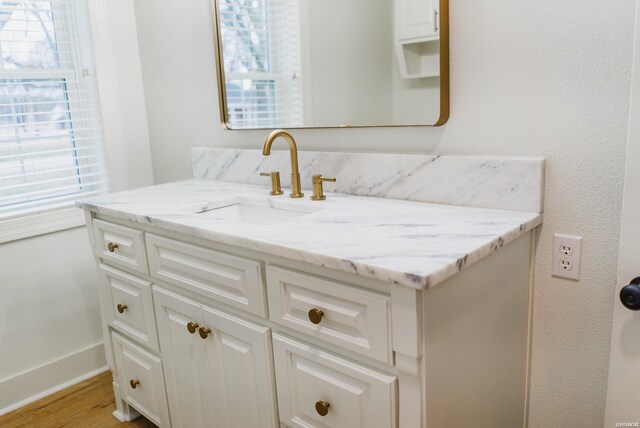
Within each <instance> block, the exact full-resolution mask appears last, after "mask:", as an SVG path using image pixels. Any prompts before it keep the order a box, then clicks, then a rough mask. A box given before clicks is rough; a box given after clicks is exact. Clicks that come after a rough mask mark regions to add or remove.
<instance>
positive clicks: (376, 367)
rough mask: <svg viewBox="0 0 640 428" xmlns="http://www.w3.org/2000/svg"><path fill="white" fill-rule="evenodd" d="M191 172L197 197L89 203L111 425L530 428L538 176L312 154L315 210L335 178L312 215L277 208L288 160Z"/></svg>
mask: <svg viewBox="0 0 640 428" xmlns="http://www.w3.org/2000/svg"><path fill="white" fill-rule="evenodd" d="M193 155H194V172H195V176H196V178H195V179H192V180H187V181H182V182H177V183H169V184H164V185H159V186H154V187H149V188H143V189H138V190H133V191H128V192H121V193H115V194H110V195H105V196H101V197H97V198H94V199H91V200H86V201H81V202H79V203H78V205H79V206H80V207H82V208H84V209H85V210H86V216H87V226H88V231H89V239H90V242H91V246H92V248H93V251H94V254H95V257H96V260H97V262H98V266H99V271H100V276H101V279H100V296H101V308H102V317H103V321H104V322H103V325H104V337H105V349H106V353H107V361H108V365H109V368H110V369H111V371H112V372H113V388H114V391H115V395H116V404H117V410H116V412H114V415H115V416H116V417H117V418H118V419H120V420H121V421H126V420H130V419H132V418H134V417H136V416H137V415H138V412H139V413H141V414H143V415H145V416H146V417H147V418H149V419H150V420H151V421H153V422H154V423H155V424H157V425H159V426H162V427H165V426H166V427H168V426H173V427H174V428H175V427H189V428H191V427H203V426H215V427H230V428H237V427H279V426H288V427H344V428H355V427H362V428H372V427H407V428H408V427H425V426H426V427H434V428H441V427H454V426H473V427H492V428H498V427H505V428H512V427H518V426H522V425H523V424H524V420H525V412H526V403H527V389H528V385H527V379H528V367H529V361H528V360H529V333H530V327H529V322H530V305H531V280H530V275H531V260H532V257H533V248H534V240H535V229H536V227H537V226H538V225H540V223H541V211H542V198H541V189H542V177H543V161H542V160H540V159H487V158H464V157H459V158H454V157H440V158H438V157H430V156H417V155H416V156H411V155H397V156H396V155H365V154H362V155H355V154H329V153H312V152H302V153H300V157H301V165H300V171H301V174H302V187H303V190H304V191H305V192H307V196H310V192H309V191H308V190H307V189H309V188H310V185H311V180H310V176H311V174H313V173H324V174H327V175H331V176H333V177H337V179H338V181H337V182H336V184H335V186H334V187H333V188H330V187H329V186H327V187H328V188H327V189H325V191H326V190H329V191H332V190H335V191H339V192H340V193H330V192H329V193H327V199H326V200H324V201H312V200H310V199H309V198H308V197H305V198H301V199H290V198H288V197H287V196H286V194H285V195H284V196H271V195H269V190H270V188H269V186H267V185H266V184H268V181H267V182H265V181H264V180H265V178H264V177H260V175H259V174H258V172H259V171H264V170H266V171H271V170H280V171H286V170H287V169H288V166H286V163H285V162H286V153H282V152H278V153H274V156H272V157H271V158H269V159H266V158H263V157H262V156H260V155H259V154H258V153H257V152H256V151H237V150H226V151H225V150H197V149H196V150H194V152H193ZM280 155H282V156H280ZM385 156H386V159H385ZM337 158H340V159H337ZM364 158H366V159H364ZM363 159H364V160H363ZM319 165H321V166H322V169H321V170H318V166H319ZM357 165H362V166H361V167H358V166H357ZM364 165H366V166H364ZM412 165H413V166H412ZM249 171H251V172H249ZM400 171H406V173H405V172H400ZM374 172H375V174H376V176H377V177H378V178H380V180H379V181H378V184H376V183H375V182H373V181H368V180H369V178H368V177H369V175H371V174H374ZM387 175H388V176H389V177H395V178H393V180H395V181H393V185H392V186H389V180H385V177H386V176H387ZM431 175H432V176H433V177H440V181H438V182H434V181H431V182H429V181H423V180H427V179H428V178H429V177H430V176H431ZM234 181H244V182H243V183H241V182H234ZM465 181H466V183H467V186H464V185H463V182H465ZM367 182H368V183H369V185H368V186H364V185H363V183H367ZM259 183H260V184H259ZM419 183H421V185H419ZM283 184H284V187H285V193H287V192H286V190H287V189H286V187H287V185H288V184H287V183H283ZM472 185H473V186H475V189H473V190H471V191H470V190H463V189H467V187H469V186H472ZM456 186H457V187H456ZM365 189H366V190H365ZM407 195H411V196H407ZM483 195H486V197H482V196H483ZM390 198H395V199H390ZM401 199H413V200H401Z"/></svg>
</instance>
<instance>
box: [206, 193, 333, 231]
mask: <svg viewBox="0 0 640 428" xmlns="http://www.w3.org/2000/svg"><path fill="white" fill-rule="evenodd" d="M321 209H322V208H321V207H313V206H308V205H306V204H299V203H293V202H291V201H273V200H270V199H265V200H261V199H251V198H242V197H239V198H233V199H231V200H229V199H227V200H224V201H215V202H212V203H209V204H207V206H206V207H204V208H201V209H200V210H198V211H196V212H195V214H197V215H198V216H202V217H207V218H209V219H211V220H215V221H231V222H236V223H237V222H239V223H250V224H259V225H269V224H274V223H280V222H282V221H286V220H291V219H293V218H296V217H300V216H303V215H307V214H309V213H311V212H315V211H319V210H321Z"/></svg>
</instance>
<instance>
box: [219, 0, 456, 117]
mask: <svg viewBox="0 0 640 428" xmlns="http://www.w3.org/2000/svg"><path fill="white" fill-rule="evenodd" d="M213 6H214V7H213V11H214V20H215V28H216V34H215V45H216V50H217V52H216V61H217V64H216V65H217V72H218V90H219V93H220V113H221V120H222V123H223V125H224V126H226V127H227V128H228V129H263V128H322V127H363V126H415V125H435V126H439V125H442V124H443V123H445V122H446V121H447V119H448V117H449V34H448V33H449V29H448V2H447V0H375V1H372V0H213Z"/></svg>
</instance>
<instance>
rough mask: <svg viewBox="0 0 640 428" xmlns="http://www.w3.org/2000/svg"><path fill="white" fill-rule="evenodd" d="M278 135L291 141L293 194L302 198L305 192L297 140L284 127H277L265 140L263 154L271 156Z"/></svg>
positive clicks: (292, 195)
mask: <svg viewBox="0 0 640 428" xmlns="http://www.w3.org/2000/svg"><path fill="white" fill-rule="evenodd" d="M278 137H282V138H284V139H285V140H286V141H287V143H289V150H290V151H291V194H290V195H289V196H290V197H292V198H302V197H303V196H304V193H302V191H301V189H300V171H299V170H298V146H296V140H294V139H293V137H292V136H291V134H289V133H288V132H287V131H285V130H284V129H276V130H275V131H273V132H272V133H271V134H269V136H268V137H267V139H266V140H265V141H264V147H263V148H262V154H263V155H265V156H269V155H270V154H271V145H272V144H273V141H274V140H275V139H277V138H278Z"/></svg>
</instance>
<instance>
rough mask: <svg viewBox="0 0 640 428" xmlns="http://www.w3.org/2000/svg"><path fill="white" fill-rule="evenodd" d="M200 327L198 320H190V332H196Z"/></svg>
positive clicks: (188, 327) (188, 324)
mask: <svg viewBox="0 0 640 428" xmlns="http://www.w3.org/2000/svg"><path fill="white" fill-rule="evenodd" d="M197 329H198V323H197V322H188V323H187V330H189V333H191V334H193V333H195V332H196V330H197Z"/></svg>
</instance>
